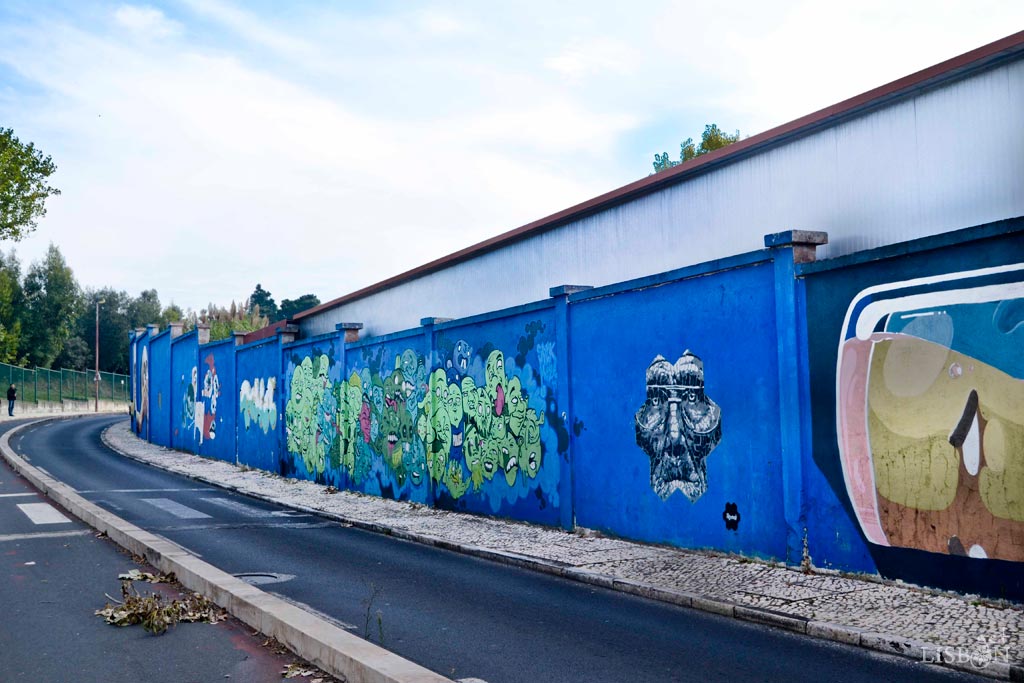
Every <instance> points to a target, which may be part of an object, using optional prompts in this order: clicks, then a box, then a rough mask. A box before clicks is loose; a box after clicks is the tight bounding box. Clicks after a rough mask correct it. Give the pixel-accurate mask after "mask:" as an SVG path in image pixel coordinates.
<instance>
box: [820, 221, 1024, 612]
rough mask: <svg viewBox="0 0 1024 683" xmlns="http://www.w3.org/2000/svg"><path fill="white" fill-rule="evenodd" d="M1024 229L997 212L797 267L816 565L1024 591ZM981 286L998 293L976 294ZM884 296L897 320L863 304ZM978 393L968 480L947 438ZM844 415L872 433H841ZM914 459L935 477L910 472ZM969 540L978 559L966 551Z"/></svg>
mask: <svg viewBox="0 0 1024 683" xmlns="http://www.w3.org/2000/svg"><path fill="white" fill-rule="evenodd" d="M1022 230H1024V220H1021V219H1018V220H1015V221H1003V222H1000V223H997V224H991V225H988V226H983V227H980V228H976V229H971V230H967V231H961V232H960V233H958V234H953V235H941V236H937V237H934V238H928V239H924V240H917V241H915V242H911V243H908V244H904V245H897V246H895V247H890V248H886V249H877V250H874V251H872V252H867V253H864V254H858V255H854V256H852V257H847V258H843V259H835V260H834V261H832V262H827V261H826V262H821V263H816V264H810V265H808V266H805V267H803V268H802V269H801V270H800V274H801V275H802V276H803V282H804V284H805V286H806V292H807V320H808V340H807V347H808V358H809V368H810V379H811V385H810V388H811V403H812V405H813V407H814V409H813V413H812V415H813V420H812V427H811V438H812V449H811V451H810V452H809V454H808V460H809V462H810V463H813V466H808V467H807V472H808V474H813V476H811V477H808V478H807V479H806V480H805V482H804V497H805V500H806V505H807V510H808V515H807V527H808V535H809V539H810V541H809V543H810V546H811V549H812V556H813V559H814V562H815V564H816V565H818V566H834V567H840V568H854V569H859V570H864V571H877V572H878V573H880V574H881V575H883V576H886V577H889V578H900V579H903V580H906V581H911V582H915V583H922V584H925V585H932V586H940V587H944V588H951V589H955V590H961V591H969V592H979V593H985V594H989V595H995V596H998V597H1009V598H1015V599H1018V600H1019V599H1021V598H1024V564H1022V563H1024V543H1022V542H1021V541H1020V540H1019V539H1024V498H1022V494H1024V450H1022V449H1020V448H1015V447H1013V446H1011V445H1010V444H1012V443H1017V444H1021V443H1024V413H1022V412H1021V411H1020V409H1019V406H1020V405H1022V403H1021V397H1022V396H1024V298H1021V291H1022V288H1024V232H1022ZM1007 265H1010V266H1015V267H1013V268H1011V269H1001V271H1002V272H997V273H990V274H984V273H983V274H978V273H977V272H976V271H978V270H979V269H990V268H1000V267H1003V266H1007ZM908 281H909V282H908ZM982 287H984V288H986V289H988V290H990V291H992V292H995V293H993V294H991V295H990V296H985V297H978V296H975V294H976V293H977V292H979V291H981V290H980V288H982ZM1003 290H1005V291H1010V292H1011V293H1010V294H1008V295H1005V297H1004V295H1002V294H999V293H998V291H1003ZM910 296H915V297H931V298H930V299H920V298H918V299H909V298H906V297H910ZM888 302H894V303H893V304H892V313H891V314H888V315H886V316H884V317H882V318H880V319H879V321H878V322H877V323H876V322H873V321H874V318H873V317H871V309H869V308H866V305H867V304H871V303H875V304H876V305H887V304H888ZM848 311H849V316H850V317H849V320H847V315H848ZM861 318H864V319H865V320H867V323H868V325H867V329H866V330H865V332H866V334H865V336H864V339H863V340H860V339H859V338H858V336H857V334H856V329H855V327H854V326H855V325H856V324H857V322H858V321H859V320H860V319H861ZM844 323H846V325H845V326H844ZM897 345H904V346H903V349H902V350H901V349H900V347H899V346H897ZM858 347H861V348H862V349H865V350H869V351H870V352H871V355H870V359H869V357H868V356H866V355H864V354H862V353H861V352H860V350H859V349H858ZM840 350H842V351H843V353H844V359H843V362H839V361H840V355H839V354H840ZM859 356H863V360H862V361H861V362H859ZM841 377H845V378H847V379H846V380H845V381H844V382H842V383H840V378H841ZM972 391H974V392H975V393H976V394H977V395H978V396H979V401H978V411H979V413H978V414H979V416H980V417H979V418H978V424H979V426H980V430H979V431H980V435H979V438H978V442H979V453H980V462H978V463H977V472H976V475H972V474H971V473H970V472H969V470H968V469H966V464H967V463H968V461H969V458H968V455H967V454H965V453H961V452H960V449H958V448H957V447H956V446H954V445H953V444H952V443H951V440H952V439H953V437H952V436H951V433H952V432H955V431H956V428H957V426H958V425H957V423H958V422H959V421H961V419H962V416H963V414H964V411H965V406H966V405H967V403H968V401H969V398H970V395H971V392H972ZM837 392H838V394H839V395H840V397H841V399H842V401H841V403H840V404H839V405H837ZM891 396H894V397H895V400H893V399H892V398H890V397H891ZM1012 406H1017V408H1016V409H1014V408H1013V407H1012ZM844 418H845V419H849V420H852V422H853V423H855V424H860V425H863V424H865V423H867V425H868V428H867V430H863V429H859V430H846V431H845V432H843V433H841V432H840V431H839V429H838V425H839V424H841V423H842V422H841V421H842V420H843V419H844ZM837 420H838V421H837ZM862 435H863V438H860V437H861V436H862ZM922 444H923V445H924V447H922ZM925 447H926V449H925ZM897 448H898V449H899V451H898V452H899V454H900V461H899V467H898V468H897V469H894V468H893V467H891V466H890V465H889V463H890V462H891V460H892V456H893V453H894V452H896V450H895V449H897ZM975 458H976V459H978V458H979V454H975ZM922 468H924V469H926V470H927V471H928V473H929V476H927V477H920V476H915V473H919V472H920V471H921V470H922ZM1014 477H1016V478H1014ZM1000 489H1002V490H1003V491H1005V492H1007V494H1008V495H1009V500H1007V499H1006V498H1005V497H1003V496H1000V495H998V493H997V492H998V491H999V490H1000ZM854 498H855V499H856V500H853V499H854ZM901 498H902V499H903V502H902V503H901V502H900V499H901ZM1015 501H1016V502H1015ZM858 509H859V510H860V512H858ZM1013 538H1016V539H1018V540H1017V541H1016V542H1013V541H1012V539H1013ZM972 547H976V550H975V556H974V557H972V556H970V555H968V554H964V553H965V551H970V549H971V548H972ZM979 549H980V550H981V551H982V552H983V553H984V554H985V555H987V556H988V558H987V559H982V558H980V557H978V556H977V555H978V554H979V553H978V550H979Z"/></svg>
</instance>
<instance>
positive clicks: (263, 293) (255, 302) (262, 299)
mask: <svg viewBox="0 0 1024 683" xmlns="http://www.w3.org/2000/svg"><path fill="white" fill-rule="evenodd" d="M246 313H250V314H253V313H255V314H256V315H264V316H266V317H267V318H268V319H270V320H277V303H276V302H275V301H274V297H273V296H271V295H270V292H268V291H267V290H265V289H263V285H261V284H260V283H258V282H257V283H256V289H254V290H252V294H250V295H249V305H248V307H247V308H246Z"/></svg>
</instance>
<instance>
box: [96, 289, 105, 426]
mask: <svg viewBox="0 0 1024 683" xmlns="http://www.w3.org/2000/svg"><path fill="white" fill-rule="evenodd" d="M105 303H107V300H106V299H100V300H99V301H97V302H96V377H95V378H94V380H93V382H94V383H95V384H96V404H95V406H94V410H95V412H97V413H98V412H100V305H101V304H105Z"/></svg>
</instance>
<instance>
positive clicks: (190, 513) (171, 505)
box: [140, 498, 210, 519]
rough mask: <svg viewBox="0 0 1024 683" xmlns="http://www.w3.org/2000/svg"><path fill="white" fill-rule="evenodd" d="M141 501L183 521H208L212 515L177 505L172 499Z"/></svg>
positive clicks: (147, 499) (146, 499)
mask: <svg viewBox="0 0 1024 683" xmlns="http://www.w3.org/2000/svg"><path fill="white" fill-rule="evenodd" d="M140 500H141V501H142V502H143V503H149V504H150V505H152V506H154V507H158V508H160V509H161V510H163V511H164V512H169V513H170V514H172V515H174V516H175V517H179V518H181V519H207V518H209V517H210V515H208V514H206V513H205V512H200V511H199V510H193V509H192V508H190V507H188V506H187V505H182V504H181V503H177V502H175V501H173V500H171V499H170V498H141V499H140Z"/></svg>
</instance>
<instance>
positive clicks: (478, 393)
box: [427, 301, 571, 525]
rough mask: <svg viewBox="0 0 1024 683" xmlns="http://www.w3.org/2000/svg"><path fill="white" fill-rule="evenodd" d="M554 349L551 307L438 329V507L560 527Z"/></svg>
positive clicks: (433, 378)
mask: <svg viewBox="0 0 1024 683" xmlns="http://www.w3.org/2000/svg"><path fill="white" fill-rule="evenodd" d="M524 309H526V310H524ZM556 344H557V337H556V322H555V314H554V305H553V303H552V302H549V301H546V302H542V303H541V304H539V305H532V306H525V307H520V308H518V309H510V310H509V311H506V312H502V313H499V314H491V315H488V316H478V317H476V318H469V319H467V320H463V321H455V322H449V323H444V324H441V325H439V326H437V328H436V334H435V335H434V339H433V349H432V353H431V368H432V369H431V375H430V382H429V393H430V394H431V410H432V411H433V416H434V419H433V420H432V422H433V424H432V427H433V429H432V431H433V432H434V434H433V437H434V438H433V440H432V441H430V444H431V446H430V447H428V449H427V451H428V460H429V462H428V467H430V469H431V470H432V477H431V478H432V480H433V482H434V484H435V487H434V499H435V504H436V505H437V506H438V507H442V508H446V509H451V510H463V511H467V512H478V513H483V514H488V515H498V516H501V517H512V518H515V519H521V520H526V521H530V522H538V523H541V524H548V525H558V524H559V523H560V522H561V507H562V505H563V501H562V499H561V495H560V488H559V483H560V481H561V479H562V463H563V461H565V462H567V458H568V440H567V439H566V438H562V439H561V440H560V438H559V432H560V431H562V432H564V429H565V427H564V424H563V418H562V417H561V412H560V410H564V407H561V408H560V406H559V405H558V401H557V392H558V363H557V358H556ZM560 445H561V448H560ZM565 504H566V505H568V506H571V502H569V501H565Z"/></svg>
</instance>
